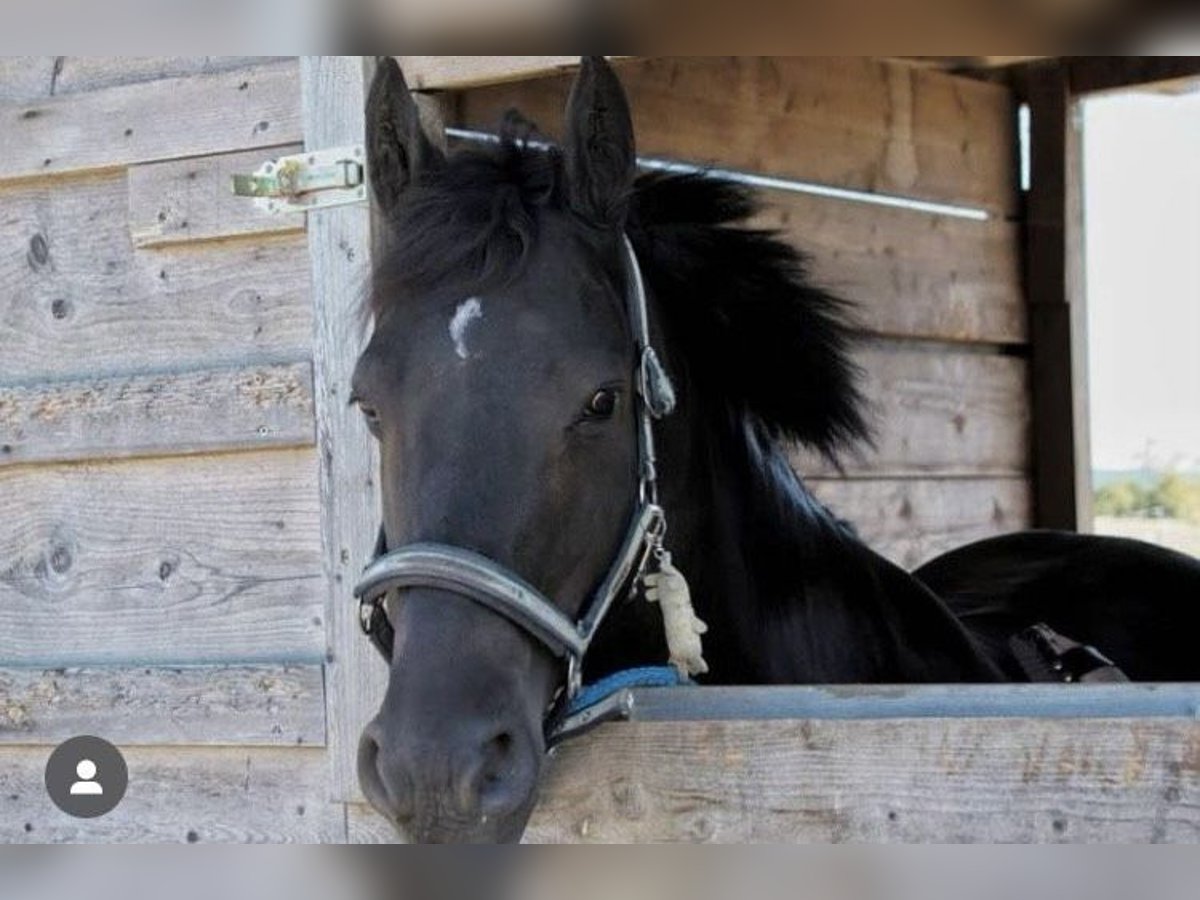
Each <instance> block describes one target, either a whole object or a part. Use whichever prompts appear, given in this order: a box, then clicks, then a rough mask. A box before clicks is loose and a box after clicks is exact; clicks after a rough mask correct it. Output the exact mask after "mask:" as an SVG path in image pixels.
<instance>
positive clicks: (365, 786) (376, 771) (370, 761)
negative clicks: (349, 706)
mask: <svg viewBox="0 0 1200 900" xmlns="http://www.w3.org/2000/svg"><path fill="white" fill-rule="evenodd" d="M373 732H374V730H373V728H372V727H371V726H370V725H368V726H367V728H366V730H364V731H363V735H362V738H361V739H360V740H359V742H358V782H359V785H360V786H361V787H362V790H363V794H365V795H366V798H367V800H368V801H369V802H370V804H371V805H372V806H374V807H375V808H376V809H377V810H379V811H380V812H381V813H383V814H384V815H386V816H389V817H391V818H393V819H395V820H396V821H397V822H403V821H405V820H407V819H410V818H412V792H411V790H409V789H408V786H407V783H406V781H407V780H406V779H405V777H404V775H403V774H402V773H399V772H391V773H389V777H385V776H384V774H383V772H382V770H381V767H380V744H379V740H378V738H377V737H376V736H375V734H374V733H373ZM400 782H405V783H400Z"/></svg>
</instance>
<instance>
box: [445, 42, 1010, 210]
mask: <svg viewBox="0 0 1200 900" xmlns="http://www.w3.org/2000/svg"><path fill="white" fill-rule="evenodd" d="M617 66H618V68H619V70H620V74H621V80H622V82H623V83H624V85H625V88H626V91H627V92H628V94H629V100H630V105H631V107H632V112H633V118H634V128H635V132H636V134H637V145H638V151H639V152H640V153H642V154H647V155H651V156H664V157H670V158H674V159H683V160H688V161H692V162H700V163H706V164H707V163H719V164H720V165H722V166H726V167H731V168H737V169H744V170H749V171H753V172H760V173H766V174H771V175H778V176H784V177H789V178H795V179H800V180H805V181H813V182H819V183H821V184H828V185H837V186H840V187H846V188H852V189H855V190H862V191H870V192H876V193H884V194H895V195H900V196H905V197H914V198H921V199H926V200H934V201H940V202H948V203H957V204H964V205H968V206H974V207H982V208H987V209H993V210H998V211H1004V212H1011V211H1012V210H1014V209H1015V207H1016V197H1017V166H1016V161H1015V160H1016V156H1015V154H1016V150H1015V147H1016V143H1015V140H1016V139H1015V133H1016V132H1015V127H1016V114H1015V106H1014V103H1013V99H1012V94H1011V92H1010V91H1009V90H1008V88H1007V87H1005V86H1003V85H997V84H988V83H985V82H981V81H975V80H972V79H968V78H960V77H957V76H953V75H949V74H946V73H944V72H938V71H934V70H929V69H922V68H918V67H914V66H910V65H906V64H903V63H894V62H887V61H883V60H879V59H872V58H869V57H802V56H794V57H690V58H659V59H637V60H628V61H622V62H618V63H617ZM569 87H570V76H555V77H551V78H542V79H537V80H534V81H528V82H521V83H514V84H506V85H497V86H492V87H482V88H473V89H470V90H466V91H463V92H461V93H460V94H459V95H458V99H457V114H456V118H457V121H458V123H459V124H461V125H470V126H473V127H485V128H491V127H494V126H495V125H496V124H497V123H498V122H499V121H500V117H501V115H502V114H503V113H504V111H505V110H507V109H509V108H512V107H516V108H517V109H520V110H521V111H522V112H523V113H524V114H525V115H526V116H527V117H529V118H531V119H532V120H533V121H535V122H537V123H538V125H539V126H540V127H541V129H542V130H543V131H544V132H545V133H547V134H550V135H557V134H559V133H560V131H561V123H562V111H563V108H564V106H565V102H566V96H567V92H568V90H569Z"/></svg>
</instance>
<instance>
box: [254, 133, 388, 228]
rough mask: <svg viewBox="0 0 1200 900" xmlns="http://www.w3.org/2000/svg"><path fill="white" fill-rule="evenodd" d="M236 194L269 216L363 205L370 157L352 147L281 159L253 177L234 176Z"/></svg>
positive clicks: (264, 165)
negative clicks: (349, 204) (249, 199)
mask: <svg viewBox="0 0 1200 900" xmlns="http://www.w3.org/2000/svg"><path fill="white" fill-rule="evenodd" d="M233 193H234V194H236V195H237V196H239V197H252V198H253V199H254V205H255V206H257V207H258V208H259V209H261V210H263V211H265V212H268V213H285V212H303V211H305V210H309V209H321V208H322V207H326V206H342V205H345V204H348V203H360V202H362V201H364V200H366V199H367V167H366V154H365V153H364V152H363V148H362V147H360V146H352V147H330V148H328V149H325V150H312V151H309V152H308V153H297V154H295V155H294V156H281V157H279V158H278V159H272V160H268V161H266V162H264V163H263V164H262V165H261V166H259V167H258V168H257V169H256V170H255V171H254V172H253V173H252V174H250V175H234V176H233Z"/></svg>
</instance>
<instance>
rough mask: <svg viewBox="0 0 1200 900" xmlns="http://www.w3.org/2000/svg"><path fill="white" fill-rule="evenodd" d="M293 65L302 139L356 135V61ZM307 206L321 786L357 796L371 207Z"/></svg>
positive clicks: (375, 664) (367, 523)
mask: <svg viewBox="0 0 1200 900" xmlns="http://www.w3.org/2000/svg"><path fill="white" fill-rule="evenodd" d="M300 72H301V80H302V82H303V97H304V120H305V141H306V144H307V146H309V147H320V146H322V145H330V144H350V143H362V142H364V141H365V134H364V119H363V114H362V110H363V107H364V102H365V96H366V90H365V75H366V73H365V71H364V60H363V59H362V58H361V57H330V56H313V57H304V59H303V60H302V61H301V67H300ZM308 215H309V220H308V246H309V252H310V254H311V258H312V291H313V369H314V383H315V397H316V407H317V446H318V448H319V453H320V497H321V532H320V533H321V536H322V550H323V552H322V559H323V563H324V566H323V573H324V581H325V583H324V586H323V587H324V597H325V603H326V621H327V622H328V623H329V627H328V635H329V661H328V666H327V672H328V681H327V683H328V686H329V687H328V693H327V702H328V711H327V714H326V719H327V721H328V734H329V754H330V755H329V762H330V767H331V768H330V778H331V785H330V791H331V795H332V796H333V797H334V798H335V799H337V800H355V799H361V793H360V792H359V789H358V775H357V771H356V764H355V760H356V755H357V748H358V739H359V735H360V734H361V732H362V728H363V726H364V725H365V724H366V723H367V721H369V719H370V717H371V716H372V715H374V714H375V712H376V711H377V710H378V708H379V702H380V701H381V700H382V698H383V689H384V685H385V683H386V675H387V667H386V666H384V665H383V664H382V663H381V662H380V661H379V659H377V658H376V656H377V655H376V653H375V651H374V650H373V648H372V647H371V645H370V643H369V642H368V641H365V640H363V637H362V632H361V631H360V629H359V625H358V616H357V612H356V611H355V606H354V604H353V603H352V602H350V591H351V587H352V586H353V584H354V581H355V579H356V578H357V576H358V573H359V572H360V571H362V567H363V565H365V564H366V563H367V562H368V561H369V559H370V554H371V552H372V549H373V548H374V546H375V537H376V534H377V530H378V528H379V513H378V499H377V497H376V494H377V491H376V488H375V485H376V483H377V482H376V476H375V469H376V466H375V459H374V457H375V451H374V445H373V443H372V441H371V438H370V435H369V433H368V432H367V430H366V427H365V426H364V424H363V421H362V417H361V416H360V414H359V413H358V411H357V410H355V409H352V408H351V407H350V405H349V404H348V403H347V402H346V401H347V400H348V399H349V389H350V378H351V376H352V374H353V372H354V366H355V363H356V362H357V357H358V354H359V352H360V351H361V349H362V347H363V346H364V345H365V343H366V338H367V335H366V334H365V333H364V330H363V328H362V318H361V316H359V315H358V314H357V292H358V291H359V290H360V289H361V286H362V285H363V284H366V283H367V279H368V278H369V276H370V271H371V249H372V244H371V211H370V209H369V208H368V207H367V206H365V205H364V206H357V207H341V208H331V209H322V210H314V211H312V212H310V213H309V214H308Z"/></svg>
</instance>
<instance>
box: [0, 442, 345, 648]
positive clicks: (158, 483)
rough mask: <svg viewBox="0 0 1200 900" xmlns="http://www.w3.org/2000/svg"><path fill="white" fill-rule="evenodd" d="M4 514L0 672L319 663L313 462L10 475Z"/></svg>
mask: <svg viewBox="0 0 1200 900" xmlns="http://www.w3.org/2000/svg"><path fill="white" fill-rule="evenodd" d="M0 509H3V510H4V515H5V523H6V524H5V527H4V528H3V529H2V530H0V634H2V635H4V640H3V642H0V664H2V665H28V666H44V667H57V666H87V665H98V664H119V665H154V664H159V663H162V664H168V665H169V664H183V663H204V662H269V661H289V662H301V661H307V662H315V661H318V660H320V659H322V658H323V657H324V655H325V641H324V634H325V631H324V616H325V609H324V598H323V596H322V593H321V591H320V589H319V585H320V571H321V561H320V544H319V537H318V535H319V530H318V523H319V517H320V509H319V502H318V496H317V487H316V465H315V461H314V460H313V455H312V451H310V450H277V451H272V452H265V453H246V454H226V455H221V456H193V457H183V458H156V459H149V460H139V461H134V462H111V463H109V462H105V463H94V464H86V465H85V464H66V465H55V466H9V467H5V468H0ZM347 605H349V603H347Z"/></svg>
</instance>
